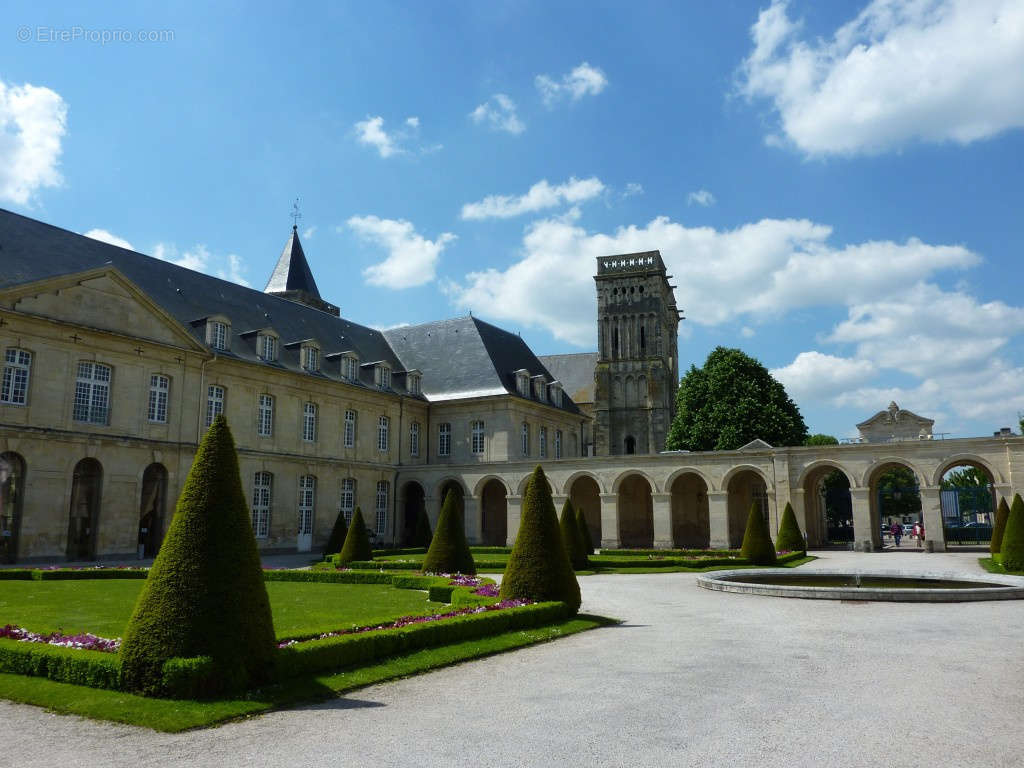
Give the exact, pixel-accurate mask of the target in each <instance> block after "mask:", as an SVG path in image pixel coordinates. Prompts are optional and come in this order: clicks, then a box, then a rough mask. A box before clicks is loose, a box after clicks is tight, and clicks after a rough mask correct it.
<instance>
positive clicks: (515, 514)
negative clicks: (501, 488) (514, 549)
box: [505, 496, 523, 547]
mask: <svg viewBox="0 0 1024 768" xmlns="http://www.w3.org/2000/svg"><path fill="white" fill-rule="evenodd" d="M522 517H523V497H522V496H506V497H505V521H506V524H505V545H506V546H509V547H511V546H513V545H515V543H516V536H518V535H519V521H520V520H522Z"/></svg>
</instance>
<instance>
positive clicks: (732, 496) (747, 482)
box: [722, 464, 771, 549]
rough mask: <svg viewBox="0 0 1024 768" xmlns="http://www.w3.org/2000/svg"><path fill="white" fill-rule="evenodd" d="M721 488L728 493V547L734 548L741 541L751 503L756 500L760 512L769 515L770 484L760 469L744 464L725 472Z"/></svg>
mask: <svg viewBox="0 0 1024 768" xmlns="http://www.w3.org/2000/svg"><path fill="white" fill-rule="evenodd" d="M722 488H723V490H725V491H726V492H727V493H728V531H729V547H730V548H733V549H735V548H737V547H739V546H740V545H741V544H742V543H743V534H744V532H745V531H746V528H747V517H749V515H750V507H751V504H753V503H754V502H758V503H759V504H760V505H761V511H762V513H763V514H764V515H765V516H767V515H769V503H768V493H769V489H770V488H771V486H770V485H769V483H768V479H767V478H766V477H765V475H764V473H763V472H762V471H761V470H760V469H758V468H757V467H755V466H753V465H750V464H745V465H740V466H738V467H733V468H732V469H730V470H729V471H728V472H727V473H726V475H725V477H724V478H723V479H722Z"/></svg>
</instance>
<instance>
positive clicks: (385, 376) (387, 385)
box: [377, 365, 391, 389]
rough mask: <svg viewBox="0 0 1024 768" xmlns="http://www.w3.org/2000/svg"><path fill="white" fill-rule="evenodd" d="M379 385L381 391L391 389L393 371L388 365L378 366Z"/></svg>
mask: <svg viewBox="0 0 1024 768" xmlns="http://www.w3.org/2000/svg"><path fill="white" fill-rule="evenodd" d="M377 384H378V385H379V386H380V388H381V389H391V369H390V368H388V367H387V366H386V365H378V366H377Z"/></svg>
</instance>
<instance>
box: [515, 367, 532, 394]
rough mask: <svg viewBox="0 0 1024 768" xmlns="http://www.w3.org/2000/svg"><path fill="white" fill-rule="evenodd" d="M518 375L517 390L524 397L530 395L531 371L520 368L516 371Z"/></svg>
mask: <svg viewBox="0 0 1024 768" xmlns="http://www.w3.org/2000/svg"><path fill="white" fill-rule="evenodd" d="M515 375H516V392H518V393H519V394H520V395H522V396H523V397H529V396H530V372H529V371H527V370H526V369H524V368H520V369H519V370H518V371H516V372H515Z"/></svg>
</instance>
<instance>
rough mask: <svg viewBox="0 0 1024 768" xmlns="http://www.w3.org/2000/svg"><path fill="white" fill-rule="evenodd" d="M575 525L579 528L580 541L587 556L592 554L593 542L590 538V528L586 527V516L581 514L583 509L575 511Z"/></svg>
mask: <svg viewBox="0 0 1024 768" xmlns="http://www.w3.org/2000/svg"><path fill="white" fill-rule="evenodd" d="M576 524H577V525H578V526H579V528H580V540H581V541H582V542H583V546H584V548H585V549H586V552H587V554H588V555H592V554H594V540H593V539H592V538H591V537H590V526H589V525H587V516H586V515H585V514H584V512H583V507H579V508H577V510H576Z"/></svg>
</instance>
